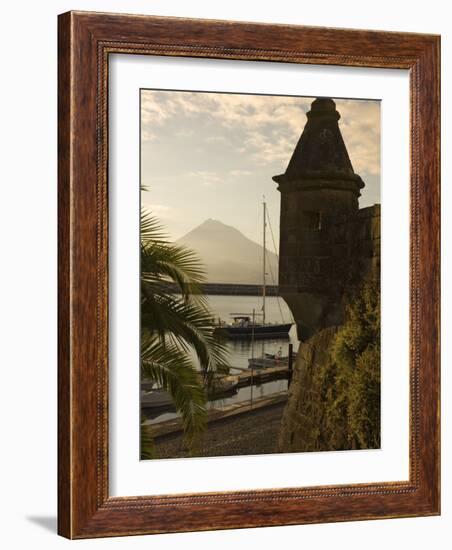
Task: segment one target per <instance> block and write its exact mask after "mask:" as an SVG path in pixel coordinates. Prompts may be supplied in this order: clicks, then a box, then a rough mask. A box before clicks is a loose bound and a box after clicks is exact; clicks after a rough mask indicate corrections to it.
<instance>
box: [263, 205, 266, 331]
mask: <svg viewBox="0 0 452 550" xmlns="http://www.w3.org/2000/svg"><path fill="white" fill-rule="evenodd" d="M263 206H264V225H263V233H264V235H263V249H264V250H263V262H262V325H265V294H266V290H267V289H266V280H265V271H266V266H265V260H266V255H267V250H266V243H265V233H266V229H267V205H266V204H265V197H264V202H263Z"/></svg>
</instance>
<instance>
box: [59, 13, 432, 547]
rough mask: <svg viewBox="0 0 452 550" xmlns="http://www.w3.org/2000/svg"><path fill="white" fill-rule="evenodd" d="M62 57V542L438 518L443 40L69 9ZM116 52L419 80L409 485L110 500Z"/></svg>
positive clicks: (414, 99) (414, 108) (414, 112)
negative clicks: (112, 78) (363, 71)
mask: <svg viewBox="0 0 452 550" xmlns="http://www.w3.org/2000/svg"><path fill="white" fill-rule="evenodd" d="M58 50H59V62H58V73H59V75H58V79H59V80H58V86H59V92H58V117H59V126H58V154H59V160H58V195H59V198H58V208H59V227H58V230H59V244H58V255H59V257H58V277H59V278H58V292H59V317H58V339H59V344H58V362H59V368H58V407H59V412H58V420H59V427H58V454H59V470H58V500H59V503H58V531H59V533H60V534H61V535H63V536H65V537H68V538H87V537H103V536H116V535H133V534H148V533H162V532H178V531H198V530H209V529H232V528H243V527H259V526H271V525H292V524H303V523H317V522H333V521H347V520H362V519H379V518H394V517H409V516H428V515H437V514H439V512H440V423H439V411H440V408H439V395H440V374H439V312H440V306H439V297H440V294H439V274H440V264H439V254H440V237H439V227H440V216H439V208H440V186H439V181H440V158H439V157H440V144H439V135H440V125H439V112H440V111H439V108H440V99H439V97H440V95H439V94H440V69H439V67H440V39H439V37H438V36H433V35H423V34H409V33H389V32H380V31H378V32H376V31H363V30H342V29H330V28H320V27H319V28H314V27H300V26H291V25H264V24H254V23H238V22H237V23H235V22H225V21H209V20H193V19H179V18H162V17H148V16H136V15H119V14H100V13H88V12H69V13H65V14H63V15H61V16H59V43H58ZM110 54H135V55H144V56H152V55H158V56H182V57H202V58H216V59H238V60H245V61H246V60H249V61H256V60H259V61H270V62H275V63H277V62H286V63H298V64H317V65H339V66H348V67H372V68H391V69H406V70H408V71H409V74H410V119H411V120H410V171H411V174H410V329H409V330H410V425H409V432H410V445H409V447H410V449H409V471H410V476H409V480H408V481H400V482H394V481H392V482H383V483H366V484H354V485H332V486H315V487H294V488H290V489H271V490H269V489H266V490H252V491H230V492H222V493H195V494H179V495H174V494H172V495H159V496H148V497H146V496H143V497H141V496H140V497H129V496H126V495H124V496H121V497H111V496H109V485H108V463H109V449H108V402H109V399H108V375H109V369H108V338H109V336H108V276H109V274H108V231H109V224H108V222H109V220H108V169H107V168H108V101H107V98H108V76H109V56H110Z"/></svg>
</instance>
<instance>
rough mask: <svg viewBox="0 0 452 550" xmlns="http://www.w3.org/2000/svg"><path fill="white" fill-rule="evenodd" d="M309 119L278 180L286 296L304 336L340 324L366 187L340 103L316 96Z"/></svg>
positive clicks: (282, 281) (281, 271)
mask: <svg viewBox="0 0 452 550" xmlns="http://www.w3.org/2000/svg"><path fill="white" fill-rule="evenodd" d="M307 118H308V120H307V123H306V125H305V128H304V130H303V133H302V134H301V137H300V139H299V141H298V143H297V146H296V147H295V150H294V152H293V154H292V158H291V159H290V162H289V164H288V166H287V169H286V171H285V173H284V174H281V175H278V176H274V177H273V180H274V181H275V182H277V183H278V189H279V191H280V192H281V217H280V220H281V221H280V262H279V286H280V294H281V296H282V297H283V298H284V299H285V300H286V302H287V303H288V305H289V307H290V309H291V310H292V313H293V315H294V318H295V321H296V323H297V330H298V338H299V339H300V340H306V339H307V338H309V337H310V336H312V335H313V334H314V333H316V332H317V331H318V330H321V329H322V328H325V327H328V326H332V325H339V324H341V322H342V305H341V298H342V296H343V295H344V290H345V288H346V286H347V285H348V284H349V279H350V271H351V269H352V267H351V265H350V260H351V259H352V258H354V257H355V256H356V252H357V251H356V238H355V234H356V230H357V228H358V225H359V219H358V218H359V215H358V208H359V207H358V197H359V196H360V190H361V189H362V188H363V187H364V183H363V181H362V179H361V178H360V176H358V175H357V174H355V172H354V171H353V167H352V164H351V162H350V158H349V156H348V153H347V149H346V147H345V143H344V140H343V138H342V135H341V131H340V129H339V125H338V121H339V119H340V114H339V113H338V112H337V111H336V104H335V103H334V101H333V100H332V99H329V98H317V99H316V100H315V101H313V102H312V105H311V110H310V111H309V112H308V113H307Z"/></svg>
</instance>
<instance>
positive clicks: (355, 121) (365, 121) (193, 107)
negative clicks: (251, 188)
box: [141, 90, 380, 185]
mask: <svg viewBox="0 0 452 550" xmlns="http://www.w3.org/2000/svg"><path fill="white" fill-rule="evenodd" d="M313 99H314V98H301V97H286V96H265V95H251V94H249V95H246V94H227V93H224V94H222V93H206V92H173V91H171V92H166V91H151V90H145V91H143V92H142V99H141V107H142V128H143V134H142V135H143V139H146V140H147V141H150V140H153V139H155V136H156V130H158V129H159V128H163V127H165V125H166V124H167V123H169V122H170V121H172V122H175V123H176V124H177V125H178V126H179V129H178V130H177V131H175V132H174V133H173V136H174V135H175V136H182V137H190V136H191V135H192V134H195V133H197V137H198V139H202V142H201V143H199V142H198V143H197V144H196V149H195V150H196V151H197V152H198V153H199V152H201V151H203V148H204V149H205V153H206V154H208V150H209V149H208V148H209V147H210V146H212V144H214V145H215V144H223V143H224V144H227V145H228V148H231V149H230V151H229V153H231V154H233V153H234V152H235V154H238V155H246V159H247V161H248V160H252V161H253V163H254V165H255V166H256V168H257V167H259V166H260V165H262V164H264V165H265V164H274V163H280V164H281V169H282V170H283V169H284V168H285V167H286V166H287V163H288V162H289V160H290V157H291V155H292V152H293V150H294V147H295V145H296V143H297V141H298V138H299V136H300V135H301V132H302V131H303V128H304V125H305V123H306V112H307V111H308V110H309V108H310V104H311V102H312V101H313ZM336 105H337V109H338V111H339V112H340V114H341V120H340V128H341V131H342V134H343V137H344V141H345V144H346V146H347V149H348V152H349V155H350V159H351V161H352V164H353V167H354V169H355V171H356V172H357V173H359V174H364V175H366V174H367V175H372V176H379V174H380V109H379V102H377V101H361V100H347V99H338V100H336ZM206 117H207V119H208V120H209V121H210V125H209V128H208V130H206V129H205V128H203V130H204V131H203V132H199V131H198V132H195V131H194V128H196V129H199V128H201V127H202V124H204V125H205V121H206ZM182 125H183V126H184V127H183V128H182ZM212 127H214V128H215V130H214V131H215V133H212ZM190 132H191V133H190ZM157 133H158V132H157ZM238 136H240V139H239V138H238ZM229 153H228V154H229ZM232 172H233V171H230V175H234V174H232ZM236 175H238V174H236ZM243 175H246V174H243ZM198 176H199V177H200V180H201V182H203V184H204V185H211V184H212V183H218V181H219V178H218V174H216V173H214V172H204V173H201V172H200V173H198Z"/></svg>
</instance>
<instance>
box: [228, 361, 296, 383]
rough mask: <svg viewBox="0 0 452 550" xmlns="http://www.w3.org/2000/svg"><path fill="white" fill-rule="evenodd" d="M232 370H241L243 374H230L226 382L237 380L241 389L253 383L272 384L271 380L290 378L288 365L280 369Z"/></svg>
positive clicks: (236, 368)
mask: <svg viewBox="0 0 452 550" xmlns="http://www.w3.org/2000/svg"><path fill="white" fill-rule="evenodd" d="M231 368H232V369H235V370H241V372H240V373H239V374H230V375H228V376H225V377H224V380H235V379H237V382H238V387H239V388H243V387H244V386H249V385H250V384H251V383H253V384H255V383H257V384H262V383H263V382H270V381H271V380H279V379H281V378H288V376H289V366H288V365H281V366H279V367H266V368H262V369H260V368H254V369H239V368H238V367H231Z"/></svg>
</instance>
